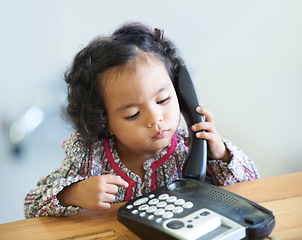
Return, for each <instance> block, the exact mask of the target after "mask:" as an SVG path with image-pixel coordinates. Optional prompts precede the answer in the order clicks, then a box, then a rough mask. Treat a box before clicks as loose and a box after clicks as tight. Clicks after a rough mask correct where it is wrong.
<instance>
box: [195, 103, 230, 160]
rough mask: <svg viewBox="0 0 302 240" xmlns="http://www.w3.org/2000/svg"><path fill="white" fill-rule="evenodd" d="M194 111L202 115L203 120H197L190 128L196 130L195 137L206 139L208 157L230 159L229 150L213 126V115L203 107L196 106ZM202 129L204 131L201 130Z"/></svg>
mask: <svg viewBox="0 0 302 240" xmlns="http://www.w3.org/2000/svg"><path fill="white" fill-rule="evenodd" d="M196 112H198V113H200V114H202V115H204V117H205V122H199V123H196V124H194V125H193V126H192V130H193V131H194V132H196V137H197V138H202V139H205V140H207V144H208V159H217V160H222V161H224V162H226V163H229V162H230V160H231V155H230V152H229V151H228V150H227V149H226V147H225V145H224V143H223V142H222V139H221V137H220V135H219V133H218V132H217V130H216V128H215V126H214V115H213V113H212V112H210V111H209V110H208V109H206V108H204V107H197V108H196ZM201 130H204V131H205V132H201Z"/></svg>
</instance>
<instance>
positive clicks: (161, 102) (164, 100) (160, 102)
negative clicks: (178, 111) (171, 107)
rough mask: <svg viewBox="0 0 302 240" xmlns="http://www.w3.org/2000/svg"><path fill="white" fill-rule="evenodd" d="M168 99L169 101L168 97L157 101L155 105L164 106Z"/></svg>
mask: <svg viewBox="0 0 302 240" xmlns="http://www.w3.org/2000/svg"><path fill="white" fill-rule="evenodd" d="M170 99H171V96H168V97H166V98H165V99H163V100H161V101H158V102H157V104H164V103H166V102H168V101H169V100H170Z"/></svg>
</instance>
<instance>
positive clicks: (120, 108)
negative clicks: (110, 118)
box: [116, 84, 170, 112]
mask: <svg viewBox="0 0 302 240" xmlns="http://www.w3.org/2000/svg"><path fill="white" fill-rule="evenodd" d="M169 86H170V84H166V85H164V86H163V87H161V88H160V89H158V90H157V91H156V92H155V93H154V94H153V95H152V97H154V96H156V95H157V94H159V93H160V92H162V91H164V90H166V89H167V88H169ZM135 106H137V104H136V103H129V104H125V105H121V106H120V107H118V108H117V109H116V111H117V112H122V111H124V110H126V109H128V108H131V107H135Z"/></svg>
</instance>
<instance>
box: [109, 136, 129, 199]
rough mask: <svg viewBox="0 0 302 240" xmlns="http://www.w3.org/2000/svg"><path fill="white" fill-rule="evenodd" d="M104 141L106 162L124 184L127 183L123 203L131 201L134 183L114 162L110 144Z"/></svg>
mask: <svg viewBox="0 0 302 240" xmlns="http://www.w3.org/2000/svg"><path fill="white" fill-rule="evenodd" d="M103 140H104V148H105V154H106V157H107V159H108V162H109V164H110V166H111V167H112V169H113V170H114V171H115V172H116V173H117V174H118V175H119V176H120V177H121V178H122V179H124V180H125V181H126V182H128V183H129V186H128V188H127V192H126V196H125V199H124V200H125V201H129V200H131V199H132V195H133V188H134V186H135V181H134V180H133V179H131V178H130V177H129V176H128V175H127V174H126V173H125V172H124V171H123V170H122V169H121V168H120V167H119V166H118V165H117V163H116V162H115V161H114V158H113V156H112V152H111V148H110V143H109V140H108V139H103Z"/></svg>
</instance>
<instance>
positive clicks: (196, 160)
mask: <svg viewBox="0 0 302 240" xmlns="http://www.w3.org/2000/svg"><path fill="white" fill-rule="evenodd" d="M175 90H176V94H177V96H178V101H179V105H180V111H181V113H182V115H183V117H184V119H185V121H186V123H187V125H188V131H189V137H190V145H189V152H188V156H187V159H186V161H185V164H184V167H183V170H182V175H183V176H182V177H183V178H194V179H197V180H202V181H204V180H205V176H206V170H207V142H206V140H204V139H198V138H196V136H195V133H194V132H193V131H192V130H191V127H192V125H193V124H195V123H198V122H204V121H205V119H204V116H203V115H201V114H198V113H197V112H196V107H197V106H200V103H199V100H198V96H197V94H196V91H195V88H194V85H193V82H192V80H191V78H190V75H189V73H188V71H187V68H186V67H185V66H184V65H182V66H181V67H180V69H179V72H178V79H177V80H176V83H175Z"/></svg>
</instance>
